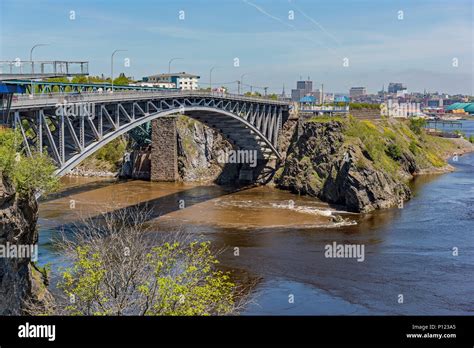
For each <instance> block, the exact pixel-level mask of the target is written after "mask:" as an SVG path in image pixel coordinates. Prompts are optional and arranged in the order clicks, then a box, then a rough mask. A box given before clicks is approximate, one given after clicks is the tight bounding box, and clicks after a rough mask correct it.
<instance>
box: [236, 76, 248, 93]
mask: <svg viewBox="0 0 474 348" xmlns="http://www.w3.org/2000/svg"><path fill="white" fill-rule="evenodd" d="M246 75H248V73H245V74H242V75H240V83H239V93H238V94H240V86H241V85H242V92H243V91H244V85H243V84H242V80H243V78H244V76H246Z"/></svg>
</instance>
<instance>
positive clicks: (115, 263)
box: [54, 208, 244, 315]
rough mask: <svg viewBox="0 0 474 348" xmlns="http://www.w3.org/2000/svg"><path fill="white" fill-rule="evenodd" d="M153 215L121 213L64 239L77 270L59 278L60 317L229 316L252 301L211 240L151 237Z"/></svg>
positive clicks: (62, 245) (137, 210) (138, 210)
mask: <svg viewBox="0 0 474 348" xmlns="http://www.w3.org/2000/svg"><path fill="white" fill-rule="evenodd" d="M149 214H150V211H144V210H143V208H126V209H118V210H114V211H113V212H111V213H104V214H102V215H101V216H100V219H86V220H83V221H82V223H81V225H80V226H79V227H78V228H77V229H76V230H75V231H74V235H73V236H72V237H71V236H70V238H69V239H68V238H66V237H65V236H63V239H62V240H61V241H59V244H58V247H59V248H60V249H61V250H63V252H64V254H65V255H66V257H67V258H68V259H69V261H70V264H71V266H70V267H68V268H67V269H65V270H64V272H63V273H62V277H61V280H60V281H59V284H58V288H59V289H60V290H61V292H62V294H57V296H58V297H57V299H56V301H55V302H56V305H55V310H54V314H66V315H221V314H229V313H235V312H236V311H237V309H238V308H240V307H239V306H240V305H241V303H242V302H241V299H242V298H244V297H243V296H241V295H239V296H237V293H236V289H237V287H236V285H235V284H234V283H233V282H232V281H231V280H230V278H229V274H228V273H227V272H223V271H220V270H218V269H217V268H216V265H217V264H218V261H217V259H216V255H217V254H216V253H215V252H214V251H212V249H211V244H210V242H205V241H197V240H190V237H189V236H187V235H185V234H178V235H174V236H169V235H168V236H166V237H163V238H165V239H162V238H160V239H159V240H157V239H156V236H155V237H154V238H151V237H150V234H149V233H147V232H150V231H151V228H150V226H148V225H147V224H146V222H147V221H148V220H149V219H150V217H151V215H149ZM239 294H241V293H239ZM236 296H237V297H239V298H238V299H237V297H236ZM71 299H74V301H71Z"/></svg>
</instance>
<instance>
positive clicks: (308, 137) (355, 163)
mask: <svg viewBox="0 0 474 348" xmlns="http://www.w3.org/2000/svg"><path fill="white" fill-rule="evenodd" d="M343 128H344V124H343V123H341V122H336V121H331V122H306V123H304V124H302V125H301V128H300V133H301V134H299V136H298V134H297V133H298V132H297V131H296V132H295V134H294V136H293V139H292V142H291V144H290V147H289V149H288V155H287V158H286V161H285V163H284V164H283V166H282V168H280V170H279V171H278V172H277V176H276V179H275V182H276V184H277V186H278V187H280V188H283V189H287V190H290V191H292V192H294V193H298V194H307V195H310V196H313V197H318V198H319V199H321V200H323V201H325V202H328V203H333V204H336V205H341V206H344V207H345V208H346V209H347V210H349V211H354V212H369V211H372V210H374V209H379V208H387V207H391V206H394V205H397V204H399V202H400V201H405V200H407V199H409V198H410V190H409V188H408V186H407V185H406V184H405V183H404V180H400V178H396V177H394V176H393V175H391V174H389V173H387V172H385V171H383V170H380V169H378V168H377V167H376V166H375V165H374V161H373V159H372V158H371V157H370V155H369V154H368V153H367V151H365V149H364V146H363V144H362V143H361V142H360V141H359V142H357V141H356V142H352V143H347V141H346V140H347V139H346V136H345V135H344V129H343ZM401 162H402V163H404V164H403V165H406V166H407V167H410V170H413V169H414V168H413V164H412V163H410V161H409V160H408V161H406V163H405V161H403V160H401Z"/></svg>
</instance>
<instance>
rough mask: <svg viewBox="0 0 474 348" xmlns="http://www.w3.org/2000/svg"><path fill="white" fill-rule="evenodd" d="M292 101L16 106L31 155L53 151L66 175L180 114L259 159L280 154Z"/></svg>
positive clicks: (192, 95) (103, 99)
mask: <svg viewBox="0 0 474 348" xmlns="http://www.w3.org/2000/svg"><path fill="white" fill-rule="evenodd" d="M288 111H289V104H288V103H287V102H282V101H276V100H270V99H264V98H252V97H244V96H241V95H231V94H221V93H219V94H217V93H211V92H198V91H160V92H145V91H141V92H130V91H129V92H114V93H90V94H81V95H74V96H71V95H52V96H51V95H48V96H46V95H43V96H35V97H31V96H28V95H24V96H19V97H17V98H15V99H14V100H13V102H12V105H11V110H10V113H11V114H12V115H11V116H12V119H13V124H14V127H15V128H16V129H19V131H20V133H21V135H22V137H23V142H24V148H25V151H26V152H27V154H29V155H31V153H32V152H34V151H38V152H40V153H43V152H47V153H48V154H49V155H50V156H51V157H52V158H53V159H54V161H55V162H56V164H57V167H58V169H57V171H56V174H57V175H59V176H62V175H64V174H66V173H67V172H68V171H70V170H71V169H73V168H74V167H75V166H76V165H78V164H79V163H80V162H81V161H82V160H84V159H85V158H86V157H88V156H90V155H91V154H92V153H94V152H95V151H97V150H98V149H100V148H101V147H103V146H104V145H106V144H107V143H109V142H110V141H112V140H113V139H115V138H117V137H118V136H120V135H122V134H125V133H127V132H129V131H130V130H132V129H134V128H136V127H140V126H141V125H144V124H145V123H147V122H150V121H152V120H154V119H157V118H159V117H170V116H176V115H178V114H183V115H186V116H189V117H191V118H193V119H196V120H199V121H201V122H203V123H204V124H206V125H208V126H210V127H211V128H213V129H215V130H217V131H219V132H220V133H221V134H223V135H224V136H225V137H226V138H227V139H228V140H229V142H230V143H231V144H233V146H234V147H235V148H238V149H245V150H256V151H257V156H258V158H259V159H263V160H266V159H272V158H280V154H279V152H278V150H277V144H278V136H279V131H280V129H281V127H282V125H283V123H284V122H286V120H287V119H288Z"/></svg>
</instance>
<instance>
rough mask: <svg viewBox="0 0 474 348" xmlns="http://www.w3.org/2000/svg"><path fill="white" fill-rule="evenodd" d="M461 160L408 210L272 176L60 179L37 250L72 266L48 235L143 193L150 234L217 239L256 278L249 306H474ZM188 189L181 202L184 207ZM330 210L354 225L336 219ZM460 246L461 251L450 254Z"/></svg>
mask: <svg viewBox="0 0 474 348" xmlns="http://www.w3.org/2000/svg"><path fill="white" fill-rule="evenodd" d="M453 165H454V166H455V167H456V171H455V172H453V173H448V174H446V175H420V176H416V177H415V178H414V180H413V181H411V182H410V189H411V190H412V192H413V198H412V199H411V200H410V201H408V202H406V203H405V205H404V207H403V209H399V208H395V209H384V210H378V211H373V212H371V213H368V214H347V213H339V212H335V209H334V208H333V207H331V206H329V205H328V204H326V203H323V202H321V201H319V200H318V199H314V198H313V197H310V196H307V195H306V196H305V195H294V194H292V193H290V192H288V191H285V190H277V189H274V188H272V187H269V186H260V187H255V188H251V189H248V190H243V191H238V192H232V191H230V192H229V191H227V190H224V188H223V187H221V186H217V185H213V186H202V185H195V184H188V183H154V182H147V181H140V180H130V181H124V182H122V181H115V180H114V181H107V180H104V179H99V178H63V180H64V186H65V187H69V189H67V190H66V191H65V192H64V193H63V194H60V195H57V196H55V197H51V199H47V200H44V201H42V202H41V203H40V219H39V228H40V245H39V253H40V257H39V261H40V264H41V265H44V264H46V263H51V267H52V270H53V274H54V272H55V270H57V269H58V267H61V266H62V267H64V263H63V262H64V260H63V259H62V258H61V255H60V254H58V252H57V249H56V248H55V245H54V243H52V242H51V241H52V240H54V238H55V237H56V236H57V235H58V234H59V233H61V231H62V230H63V228H66V229H67V228H68V226H71V225H73V224H74V222H75V221H77V220H78V218H79V217H80V216H81V215H90V214H92V215H94V214H98V213H100V212H101V211H103V210H104V208H106V207H109V206H110V204H111V203H110V202H114V203H115V204H117V205H118V206H120V207H122V206H137V205H139V204H143V205H147V206H148V207H149V208H150V209H152V210H153V212H154V216H153V219H152V220H150V225H151V226H152V229H153V231H154V233H169V232H173V231H177V230H179V231H183V233H187V234H189V235H190V236H193V237H194V236H195V237H203V238H205V239H206V240H211V241H212V242H213V244H214V245H215V246H216V247H217V248H220V249H222V250H223V252H222V254H221V255H220V257H219V261H220V265H221V267H223V269H225V270H230V271H232V273H233V274H234V275H235V276H236V277H237V280H236V281H238V283H239V284H240V283H243V284H247V283H251V282H254V280H255V279H258V283H257V288H256V297H255V301H254V303H253V304H251V305H250V306H249V307H248V308H246V309H245V311H244V312H243V314H250V315H264V314H268V315H318V314H319V315H338V314H339V315H354V314H361V315H366V314H372V315H374V314H378V315H408V314H418V315H421V314H423V315H442V314H444V315H453V314H458V315H459V314H469V313H470V311H471V310H472V305H473V303H472V301H471V300H469V299H470V297H469V294H470V293H472V292H473V291H474V282H473V281H472V280H471V278H472V277H470V272H471V269H472V267H471V265H472V262H473V258H472V255H474V254H473V253H472V248H470V247H469V246H470V245H473V243H474V241H473V236H472V233H470V230H469V228H466V226H469V223H471V222H472V213H473V208H474V206H473V202H472V194H473V190H472V188H473V187H474V182H473V180H474V175H473V170H474V154H466V155H464V156H461V157H460V158H459V161H458V162H453ZM180 199H182V200H183V201H184V202H185V203H186V208H185V209H178V206H177V204H176V202H177V201H179V200H180ZM71 200H74V201H75V202H76V209H70V201H71ZM328 210H331V211H334V212H335V214H341V215H342V216H344V217H345V218H350V220H353V221H355V222H356V223H357V224H352V225H344V226H337V225H336V224H334V223H333V224H331V223H330V222H329V221H328V217H325V216H324V215H325V214H327V211H328ZM334 241H335V242H336V243H338V244H363V245H365V260H364V262H357V260H355V259H334V258H326V257H324V252H325V246H326V245H327V244H332V243H333V242H334ZM454 246H456V247H458V248H459V250H460V257H454V256H453V255H452V252H451V250H452V247H454ZM236 248H238V249H236ZM236 250H238V255H239V256H236V254H235V253H236ZM461 255H462V256H461ZM459 279H463V281H462V282H460V281H459ZM413 284H416V286H413ZM453 284H454V286H453ZM288 294H294V295H295V299H296V301H295V303H294V304H289V303H288V300H287V299H288ZM399 294H404V297H405V302H404V303H403V304H400V303H398V295H399Z"/></svg>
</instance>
